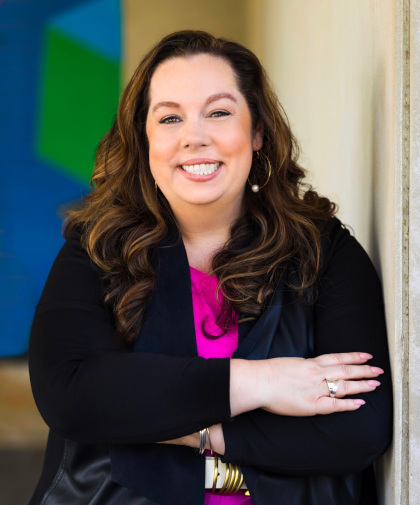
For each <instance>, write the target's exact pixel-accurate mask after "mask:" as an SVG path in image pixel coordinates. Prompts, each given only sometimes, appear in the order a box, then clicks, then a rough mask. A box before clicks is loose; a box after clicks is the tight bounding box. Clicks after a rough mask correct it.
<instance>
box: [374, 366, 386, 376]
mask: <svg viewBox="0 0 420 505" xmlns="http://www.w3.org/2000/svg"><path fill="white" fill-rule="evenodd" d="M371 370H372V373H377V374H381V373H384V371H383V370H382V368H378V367H377V366H372V367H371Z"/></svg>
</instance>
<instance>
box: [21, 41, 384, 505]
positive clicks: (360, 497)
mask: <svg viewBox="0 0 420 505" xmlns="http://www.w3.org/2000/svg"><path fill="white" fill-rule="evenodd" d="M296 159H297V152H296V146H295V141H294V139H293V136H292V134H291V132H290V129H289V127H288V125H287V122H286V120H285V117H284V115H283V114H282V112H281V108H280V106H279V105H278V103H277V99H276V97H275V94H274V93H273V91H272V90H271V88H270V86H269V84H268V80H267V78H266V76H265V73H264V71H263V69H262V67H261V65H260V63H259V61H258V59H257V58H256V57H255V56H254V55H253V54H252V53H251V52H250V51H249V50H247V49H246V48H244V47H242V46H240V45H239V44H236V43H233V42H229V41H225V40H222V39H217V38H214V37H212V36H211V35H209V34H207V33H204V32H192V31H185V32H179V33H175V34H172V35H169V36H167V37H165V38H164V39H163V40H161V41H160V42H159V43H158V44H157V46H156V47H155V48H153V49H152V50H151V51H150V52H149V54H148V55H147V56H146V57H145V58H144V60H143V61H142V62H141V63H140V65H139V67H138V69H137V70H136V72H135V74H134V76H133V78H132V80H131V81H130V83H129V84H128V86H127V88H126V90H125V92H124V94H123V96H122V99H121V103H120V105H119V109H118V114H117V118H116V120H115V123H114V125H113V126H112V128H111V130H110V131H109V132H108V134H107V135H106V136H105V138H104V139H103V140H102V142H101V144H100V146H99V149H98V153H97V157H96V166H95V170H94V173H93V177H92V185H93V192H92V194H91V195H90V196H89V197H88V198H87V202H86V204H85V206H84V207H83V208H82V209H81V210H78V211H75V212H73V213H72V214H71V215H70V217H69V219H68V221H67V223H66V228H65V235H66V238H67V242H66V244H65V245H64V247H63V249H62V250H61V252H60V253H59V255H58V258H57V259H56V262H55V264H54V266H53V268H52V271H51V273H50V276H49V278H48V281H47V284H46V287H45V289H44V293H43V295H42V297H41V300H40V303H39V305H38V307H37V311H36V316H35V319H34V323H33V328H32V336H31V345H30V370H31V378H32V386H33V391H34V396H35V399H36V401H37V404H38V407H39V410H40V412H41V414H42V415H43V416H44V418H45V420H46V422H47V423H48V424H49V426H50V428H51V430H50V438H49V442H48V447H47V453H46V460H45V465H44V470H43V474H42V476H41V480H40V483H39V485H38V488H37V490H36V492H35V494H34V496H33V498H32V501H31V504H38V503H42V504H43V505H49V504H58V503H60V504H73V503H74V504H76V503H77V504H79V503H89V504H101V505H102V504H106V505H108V504H121V503H124V504H129V505H132V504H142V505H153V504H159V505H173V504H183V505H185V504H187V505H188V504H191V505H198V504H202V503H208V504H216V503H221V504H224V505H229V504H240V503H244V504H251V503H255V504H259V505H260V504H278V503H287V504H302V505H308V504H319V503H322V504H323V505H327V504H338V503H339V504H340V505H347V504H359V505H360V504H367V503H369V505H372V504H374V503H376V497H375V485H374V476H373V473H372V463H373V462H374V461H375V460H376V459H377V458H379V457H380V456H381V455H382V454H383V452H384V451H385V450H386V448H387V447H388V445H389V443H390V437H391V385H390V371H389V363H388V356H387V347H386V336H385V327H384V318H383V307H382V298H381V291H380V286H379V283H378V279H377V277H376V274H375V272H374V270H373V267H372V265H371V263H370V262H369V260H368V258H367V256H366V254H365V253H364V252H363V250H362V249H361V247H360V246H359V245H358V244H357V242H356V241H355V240H354V239H353V238H352V237H351V236H350V235H349V233H348V232H347V231H346V230H345V229H344V228H342V226H341V225H340V223H339V221H338V220H337V219H335V218H333V215H334V212H335V207H334V205H333V204H332V203H331V202H330V201H329V200H327V199H326V198H322V197H319V196H318V195H317V194H316V193H315V192H314V191H312V190H311V189H308V188H307V187H305V186H303V184H302V182H301V181H302V179H303V176H304V172H303V170H302V169H301V168H300V167H299V166H298V164H297V162H296ZM361 351H363V352H361ZM372 356H373V358H372ZM203 358H207V359H203ZM230 358H232V359H230ZM379 376H381V383H380V382H379V381H378V380H376V378H377V377H379ZM379 386H380V387H379ZM321 414H325V415H321ZM192 448H195V449H196V450H193V449H192ZM197 449H198V453H197ZM205 450H207V456H206V457H205V456H204V451H205ZM210 451H211V452H210ZM212 455H213V456H212ZM219 474H220V475H219ZM227 491H228V492H230V494H227V495H226V492H227ZM232 493H233V494H232ZM249 495H250V496H249Z"/></svg>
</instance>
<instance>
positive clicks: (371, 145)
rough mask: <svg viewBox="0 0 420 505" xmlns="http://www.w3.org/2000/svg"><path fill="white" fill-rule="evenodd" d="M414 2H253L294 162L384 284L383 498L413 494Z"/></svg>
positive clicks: (419, 77)
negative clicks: (386, 419) (386, 395)
mask: <svg viewBox="0 0 420 505" xmlns="http://www.w3.org/2000/svg"><path fill="white" fill-rule="evenodd" d="M419 3H420V1H419V0H411V2H410V0H363V1H349V0H314V1H308V0H294V1H293V2H290V1H288V0H265V1H264V2H263V11H264V12H263V27H264V29H263V30H262V33H263V34H264V43H263V54H264V59H265V62H266V66H267V67H268V71H269V73H270V75H271V76H272V77H273V79H274V81H275V84H276V87H277V91H278V95H279V97H280V101H281V102H282V103H283V105H284V107H285V109H286V111H287V112H288V114H289V119H290V122H291V125H292V127H293V129H294V130H295V132H296V135H297V137H298V138H299V139H300V140H301V144H302V148H303V155H302V157H301V162H302V164H303V165H304V166H305V167H307V168H308V169H309V170H310V171H311V180H312V182H313V184H314V185H315V187H316V189H317V190H319V192H321V193H323V194H326V195H327V196H329V197H331V198H332V199H334V200H336V201H337V202H338V204H339V205H340V209H341V210H340V213H339V217H341V219H342V221H343V222H345V223H346V224H348V225H350V226H352V227H353V228H354V231H355V235H356V237H357V238H358V239H359V241H360V242H361V243H362V245H364V246H365V248H366V249H367V250H368V252H369V254H370V255H371V257H372V259H373V260H374V262H375V264H376V267H377V269H378V272H379V274H380V276H381V279H382V283H383V287H384V296H385V303H386V317H387V325H388V332H389V345H390V352H391V361H392V369H393V379H394V395H395V424H394V431H395V435H394V443H393V447H392V449H391V450H390V451H389V452H388V453H387V455H386V456H385V457H384V458H383V459H382V461H381V462H380V464H379V465H378V468H377V474H378V480H379V491H380V501H381V503H383V504H387V505H397V504H399V505H400V504H401V505H407V504H409V503H410V504H415V503H420V479H419V478H418V475H419V467H420V427H419V416H420V387H418V386H417V382H418V381H417V377H416V375H417V370H418V365H417V363H418V362H419V358H420V347H419V332H420V331H419V330H420V311H419V310H416V307H419V301H420V288H419V281H420V260H419V253H418V251H419V247H420V224H419V218H418V217H417V218H416V217H415V216H419V215H420V214H419V212H418V211H419V210H420V179H419V174H420V141H419V132H420V100H419V94H420V91H419V90H420V57H419V56H418V53H417V51H416V48H418V47H419V43H420V12H419V9H420V7H419ZM410 17H411V31H410ZM410 55H411V62H410ZM410 64H411V66H410ZM410 69H411V73H410ZM410 89H411V96H410ZM416 211H417V212H416ZM371 428H372V429H374V427H371Z"/></svg>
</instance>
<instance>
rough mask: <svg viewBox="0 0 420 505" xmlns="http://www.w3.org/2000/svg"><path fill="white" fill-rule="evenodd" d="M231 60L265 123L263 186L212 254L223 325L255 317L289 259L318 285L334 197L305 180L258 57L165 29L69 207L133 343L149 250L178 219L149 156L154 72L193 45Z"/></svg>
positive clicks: (149, 278)
mask: <svg viewBox="0 0 420 505" xmlns="http://www.w3.org/2000/svg"><path fill="white" fill-rule="evenodd" d="M202 53H205V54H210V55H213V56H215V57H218V58H223V59H224V60H225V61H227V62H228V63H229V64H230V65H231V67H232V69H233V71H234V73H235V75H236V79H237V84H238V88H239V90H240V91H241V93H242V94H243V96H244V97H245V99H246V102H247V104H248V107H249V110H250V112H251V117H252V123H253V127H254V128H256V127H257V125H258V124H261V123H262V125H263V126H264V139H263V147H262V149H261V151H260V153H261V154H260V156H259V157H258V158H255V159H254V162H253V164H252V167H251V172H250V179H251V180H252V183H253V184H259V185H260V186H262V185H263V184H264V183H265V181H266V180H267V177H268V163H267V161H266V160H267V159H268V160H269V161H270V163H271V165H272V174H271V178H270V179H269V181H268V184H267V185H266V186H265V187H264V188H263V189H261V191H260V192H259V193H257V194H255V193H253V192H252V191H251V188H248V189H247V190H246V191H245V204H246V205H245V208H246V214H245V215H243V216H241V218H240V219H239V220H238V221H237V222H236V223H235V225H234V226H233V227H232V230H231V237H230V240H229V241H228V243H227V244H226V245H225V247H224V248H223V249H222V250H221V251H219V252H218V253H217V254H216V255H215V257H214V259H213V263H212V270H213V272H214V274H215V275H217V277H218V280H219V288H220V289H221V290H222V292H223V294H224V307H223V317H222V318H221V319H220V321H221V322H220V323H219V324H220V326H221V328H222V332H225V331H226V329H227V328H229V327H230V325H231V324H232V321H233V317H234V316H233V314H234V312H238V313H240V314H241V315H246V316H247V317H253V316H258V315H259V314H260V313H261V312H262V310H263V308H264V306H265V305H266V304H267V302H268V300H269V298H270V294H271V293H272V291H273V289H274V287H275V285H276V283H277V282H278V281H279V279H280V276H281V274H282V273H283V271H284V269H285V266H286V264H288V263H290V261H293V264H294V268H295V270H296V271H297V272H298V276H297V279H298V281H297V282H296V280H295V281H294V285H293V288H294V289H296V290H297V292H298V294H299V295H300V296H305V295H306V294H307V293H308V292H309V291H310V290H311V289H312V288H313V286H314V285H315V281H316V277H317V273H318V270H319V266H320V256H321V245H320V240H321V238H320V225H321V223H322V222H323V221H325V220H327V219H328V218H330V217H331V216H332V215H333V214H334V212H335V206H334V204H333V203H331V202H330V201H329V200H328V199H326V198H323V197H320V196H318V195H317V193H316V192H315V191H313V190H312V189H311V188H310V187H309V186H307V185H305V184H303V182H302V181H303V178H304V176H305V172H304V170H303V169H302V168H301V167H300V166H299V165H298V163H297V159H298V154H299V153H298V147H297V144H296V141H295V139H294V137H293V135H292V133H291V131H290V127H289V124H288V121H287V117H286V115H285V113H284V111H283V109H282V107H281V105H280V104H279V103H278V100H277V97H276V95H275V93H274V91H273V89H272V87H271V85H270V83H269V80H268V78H267V76H266V73H265V71H264V69H263V67H262V66H261V64H260V62H259V60H258V58H257V57H256V56H255V55H254V54H253V53H252V52H251V51H249V50H248V49H246V48H245V47H243V46H242V45H240V44H237V43H235V42H232V41H229V40H225V39H221V38H215V37H213V36H212V35H210V34H208V33H206V32H201V31H182V32H177V33H173V34H171V35H168V36H166V37H164V38H163V39H162V40H161V41H160V42H159V43H158V44H157V45H156V46H155V47H154V48H153V49H152V50H151V51H150V52H149V53H148V54H147V55H146V56H145V58H144V59H143V60H142V61H141V63H140V65H139V66H138V68H137V70H136V71H135V73H134V75H133V77H132V79H131V81H130V82H129V84H128V85H127V87H126V89H125V91H124V93H123V95H122V98H121V100H120V104H119V107H118V112H117V116H116V119H115V121H114V124H113V126H112V127H111V129H110V130H109V132H108V133H107V134H106V135H105V136H104V138H103V139H102V140H101V142H100V144H99V147H98V150H97V154H96V159H95V169H94V171H93V175H92V179H91V185H92V189H93V191H92V192H91V194H90V195H89V196H88V197H87V199H86V203H85V205H84V207H83V208H82V209H79V210H77V211H73V212H71V213H70V215H69V218H68V221H67V223H66V226H65V235H67V234H68V232H69V231H70V230H72V229H76V228H77V229H80V230H82V244H83V246H84V247H85V249H86V250H87V252H88V254H89V256H90V257H91V259H92V261H93V262H94V263H95V264H96V265H97V266H98V267H99V268H100V269H101V270H102V272H103V277H104V279H105V281H106V282H105V285H106V298H105V302H106V303H107V304H110V305H111V306H112V309H113V311H114V315H115V320H116V324H117V330H118V331H119V333H120V334H121V335H122V336H123V337H124V339H125V340H126V341H127V342H131V341H132V340H133V339H134V338H135V337H136V335H137V334H138V331H139V329H140V327H141V321H142V315H143V312H144V308H145V305H146V303H147V300H148V297H149V296H150V294H151V293H152V291H153V288H154V285H155V275H156V274H155V271H154V269H153V267H152V257H153V254H154V252H155V251H156V250H157V248H158V246H159V244H160V243H161V242H162V240H163V239H164V238H165V236H166V234H167V232H168V225H169V224H170V223H171V222H172V223H176V221H175V218H174V215H173V213H172V211H171V208H170V206H169V204H168V202H167V201H166V199H165V198H164V196H163V195H162V194H161V193H160V192H156V191H155V186H154V180H153V178H152V175H151V172H150V168H149V160H148V141H147V137H146V131H145V125H146V117H147V112H148V108H149V88H150V81H151V77H152V75H153V72H154V71H155V70H156V68H157V66H158V65H159V64H161V63H162V62H163V61H165V60H168V59H170V58H176V57H187V56H190V55H194V54H202Z"/></svg>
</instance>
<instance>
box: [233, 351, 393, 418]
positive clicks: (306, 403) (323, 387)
mask: <svg viewBox="0 0 420 505" xmlns="http://www.w3.org/2000/svg"><path fill="white" fill-rule="evenodd" d="M371 358H372V356H371V355H370V354H367V353H360V352H352V353H341V354H324V355H322V356H318V357H316V358H311V359H303V358H272V359H267V360H261V361H247V360H232V361H231V382H230V404H231V415H232V417H234V416H236V415H238V414H241V413H243V412H247V411H249V410H254V409H257V408H263V409H265V410H268V411H269V412H273V413H274V414H281V415H285V416H313V415H316V414H331V413H333V412H341V411H345V410H356V409H358V408H360V407H361V406H362V405H363V404H364V403H365V402H364V400H362V399H355V400H353V399H349V398H347V399H343V397H344V396H348V395H357V394H359V393H367V392H371V391H374V390H375V389H376V387H377V386H379V385H380V383H379V382H378V381H375V380H372V379H374V378H375V377H378V376H379V375H381V374H382V373H383V370H382V369H381V368H377V367H371V366H369V365H366V364H365V363H366V362H367V361H368V360H369V359H371ZM325 379H330V380H335V379H339V380H340V383H339V386H338V390H337V394H336V396H335V398H330V391H329V389H328V385H327V382H326V380H325ZM354 379H362V380H354Z"/></svg>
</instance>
